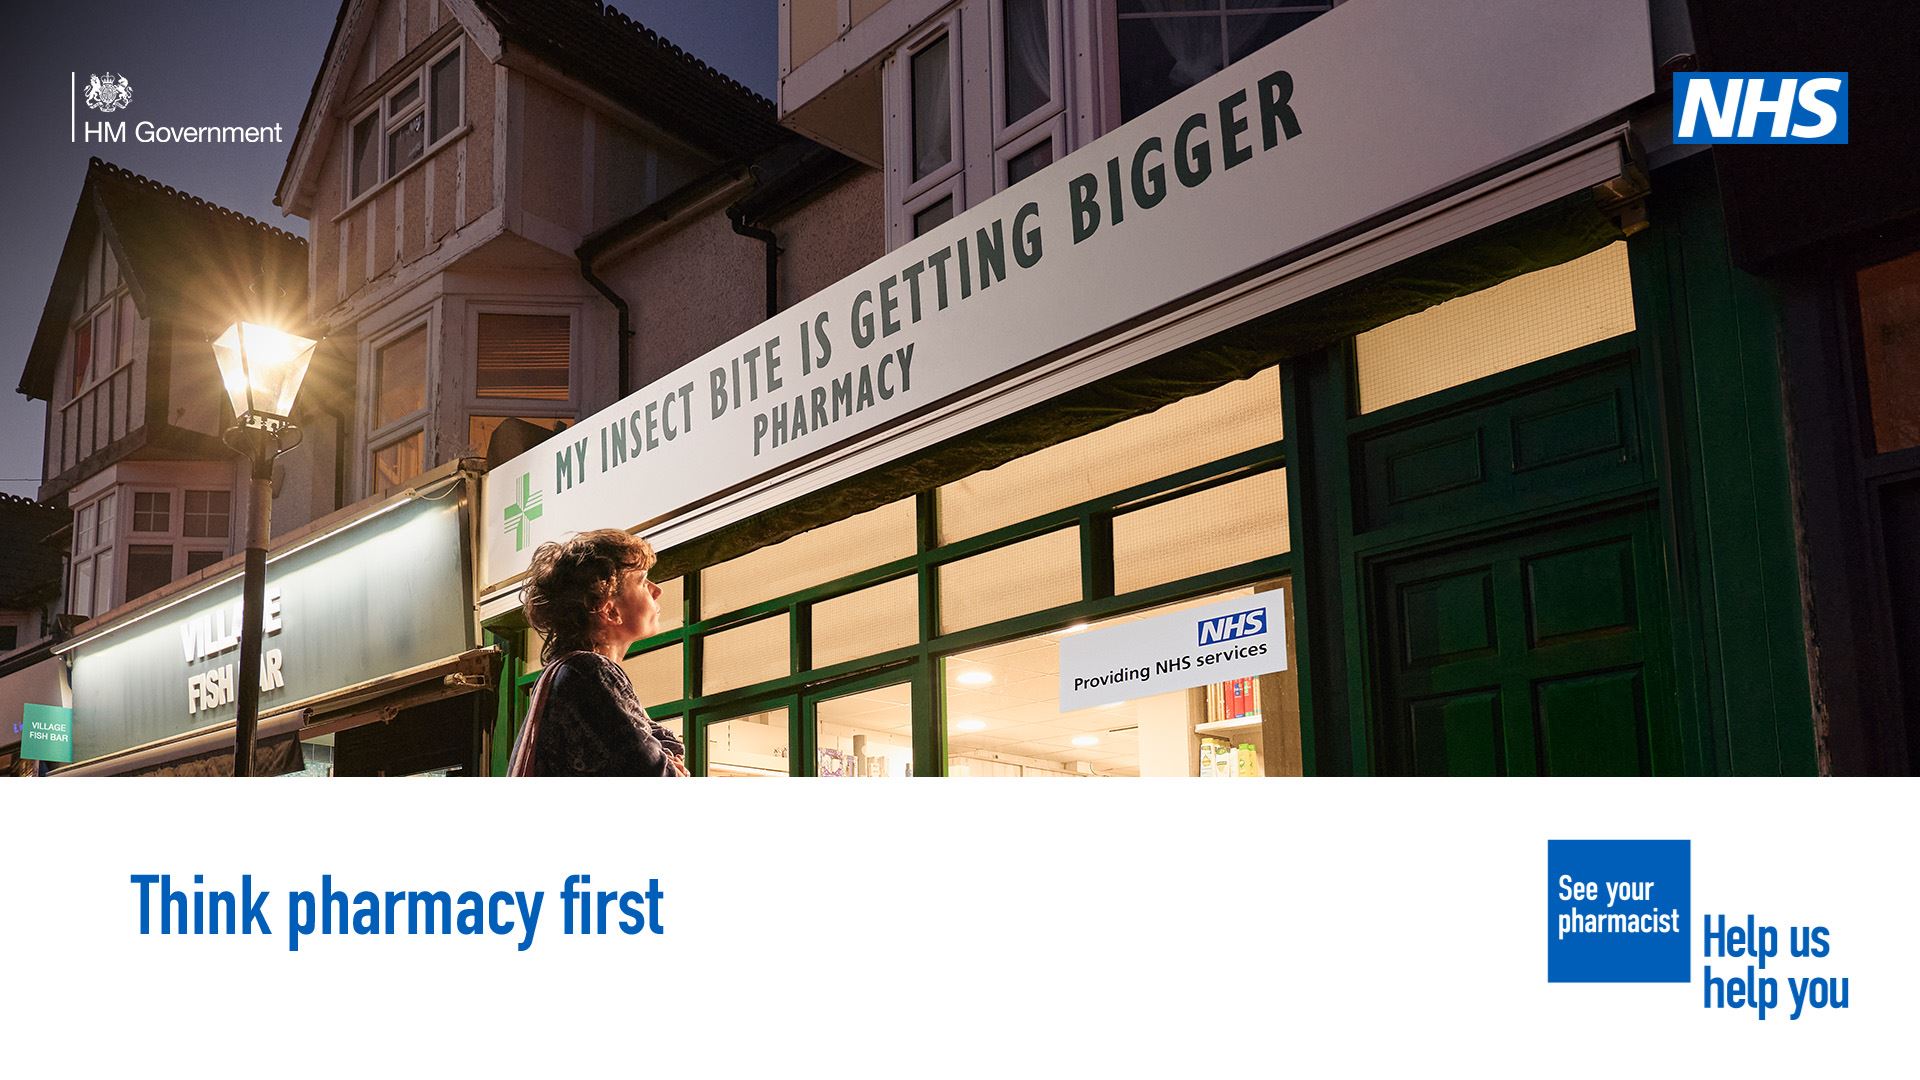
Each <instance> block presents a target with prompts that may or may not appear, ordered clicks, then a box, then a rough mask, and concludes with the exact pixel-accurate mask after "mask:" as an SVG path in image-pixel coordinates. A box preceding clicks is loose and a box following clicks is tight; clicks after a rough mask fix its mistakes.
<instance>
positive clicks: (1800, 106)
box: [1673, 71, 1847, 145]
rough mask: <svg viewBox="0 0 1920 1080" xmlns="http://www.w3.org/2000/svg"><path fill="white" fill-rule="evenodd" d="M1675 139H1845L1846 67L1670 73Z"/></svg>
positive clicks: (1764, 141)
mask: <svg viewBox="0 0 1920 1080" xmlns="http://www.w3.org/2000/svg"><path fill="white" fill-rule="evenodd" d="M1673 141H1674V142H1676V143H1696V144H1699V143H1728V144H1733V145H1739V144H1742V143H1752V144H1757V145H1769V144H1782V143H1810V144H1821V143H1844V142H1846V141H1847V73H1846V72H1844V71H1701V72H1682V73H1680V74H1677V75H1675V76H1674V77H1673Z"/></svg>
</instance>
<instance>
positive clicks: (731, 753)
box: [707, 709, 791, 776]
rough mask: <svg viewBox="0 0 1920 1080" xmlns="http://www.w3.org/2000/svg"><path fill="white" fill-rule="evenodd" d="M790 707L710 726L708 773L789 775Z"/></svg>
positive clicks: (725, 774)
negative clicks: (788, 709)
mask: <svg viewBox="0 0 1920 1080" xmlns="http://www.w3.org/2000/svg"><path fill="white" fill-rule="evenodd" d="M787 741H788V740H787V710H785V709H772V710H769V711H767V712H761V713H753V714H752V715H749V716H738V717H735V718H733V719H731V720H722V721H719V722H717V723H711V724H708V725H707V775H708V776H786V775H787V772H788V769H789V768H790V767H791V761H790V759H789V757H788V753H787Z"/></svg>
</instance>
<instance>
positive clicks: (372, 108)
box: [340, 38, 469, 213]
mask: <svg viewBox="0 0 1920 1080" xmlns="http://www.w3.org/2000/svg"><path fill="white" fill-rule="evenodd" d="M465 47H466V46H465V41H464V39H461V38H456V39H455V40H454V41H453V42H452V43H451V44H449V45H448V46H447V47H446V48H444V49H441V50H440V51H438V52H436V53H434V54H433V55H432V56H430V57H428V58H427V59H426V61H425V62H424V63H422V64H420V65H419V66H418V67H416V68H414V69H413V70H412V71H411V73H410V74H407V75H405V76H402V77H400V78H397V79H394V80H392V82H390V83H389V84H388V85H387V87H386V89H385V90H383V91H381V94H380V99H379V100H378V101H375V102H374V103H373V104H371V105H368V106H367V107H366V108H364V109H361V110H360V111H359V112H357V113H355V114H354V115H353V118H352V119H351V120H349V121H348V122H347V124H346V125H345V129H344V131H343V132H342V136H343V138H344V140H345V143H344V148H343V150H342V152H341V154H340V168H341V183H340V190H341V192H342V193H343V194H344V196H345V201H344V202H343V203H342V205H341V212H342V213H345V212H346V211H348V210H352V209H354V208H355V207H357V206H359V205H360V204H361V203H363V202H366V201H367V200H368V199H371V198H373V197H374V196H375V195H377V194H379V193H380V192H381V191H382V190H383V189H385V188H386V187H387V185H389V184H391V183H393V182H394V181H395V180H398V179H399V178H400V177H402V176H405V175H406V174H408V173H410V172H412V171H413V170H414V169H417V168H419V167H420V165H421V164H422V163H424V162H425V161H426V160H427V159H428V158H430V157H432V156H433V155H434V154H436V153H438V152H439V150H440V148H441V147H444V146H446V145H447V144H449V143H451V142H453V141H454V140H455V139H458V138H460V137H461V136H462V135H465V134H466V133H467V132H468V130H469V128H468V125H467V60H466V53H465ZM455 53H459V54H460V60H459V61H458V63H457V64H456V65H455V67H456V69H457V70H458V71H459V72H460V87H459V93H458V98H459V103H460V113H459V116H458V117H457V118H456V119H455V120H454V122H453V127H452V128H451V129H449V130H448V131H447V133H446V134H445V135H443V136H441V137H440V138H438V139H435V138H434V137H433V69H434V66H435V65H437V64H439V63H440V61H442V60H445V59H446V58H447V57H448V56H450V55H453V54H455ZM409 82H412V83H414V84H416V85H418V86H419V87H420V95H419V97H418V98H416V99H415V100H414V102H413V103H412V104H410V105H407V106H406V107H404V108H401V109H399V110H390V109H389V106H390V105H391V104H392V102H393V95H395V94H397V93H399V92H400V91H401V90H403V89H405V88H406V85H407V83H409ZM416 114H418V115H419V116H420V118H421V120H420V123H421V129H420V136H421V143H422V145H421V148H420V156H419V157H417V158H414V159H413V160H412V161H409V162H407V163H406V164H405V165H403V166H401V167H400V168H399V169H395V168H394V167H393V162H391V161H389V160H388V159H387V140H388V137H389V136H390V135H392V133H393V132H394V130H395V129H397V128H399V127H400V126H401V125H403V124H405V123H406V122H407V121H408V120H411V119H412V118H413V117H414V116H415V115H416ZM370 116H371V117H374V118H376V122H375V124H374V140H373V141H374V148H373V156H374V180H373V183H371V184H368V185H367V189H366V190H365V191H362V192H360V193H359V194H357V195H356V194H354V191H353V133H354V131H355V129H357V128H359V126H360V124H361V122H362V121H364V120H366V119H367V118H368V117H370Z"/></svg>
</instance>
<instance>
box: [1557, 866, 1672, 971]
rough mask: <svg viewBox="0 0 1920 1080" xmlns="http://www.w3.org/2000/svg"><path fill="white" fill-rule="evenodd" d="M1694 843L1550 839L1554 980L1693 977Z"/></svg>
mask: <svg viewBox="0 0 1920 1080" xmlns="http://www.w3.org/2000/svg"><path fill="white" fill-rule="evenodd" d="M1692 920H1693V842H1692V841H1690V840H1549V841H1547V981H1548V982H1550V983H1556V982H1678V983H1683V982H1688V981H1690V976H1689V960H1690V957H1691V954H1692V945H1691V942H1692V937H1693V934H1692V925H1693V922H1692Z"/></svg>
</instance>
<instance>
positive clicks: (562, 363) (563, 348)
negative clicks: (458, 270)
mask: <svg viewBox="0 0 1920 1080" xmlns="http://www.w3.org/2000/svg"><path fill="white" fill-rule="evenodd" d="M479 330H480V333H479V340H478V342H477V348H476V349H475V350H474V355H475V364H476V370H475V372H474V383H473V386H474V394H475V395H477V396H479V397H487V398H521V399H530V400H534V401H566V400H567V399H568V393H567V368H568V362H569V357H570V356H571V354H572V334H573V330H572V320H571V319H569V318H568V317H567V316H565V315H509V314H494V313H483V314H481V316H480V322H479Z"/></svg>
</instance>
